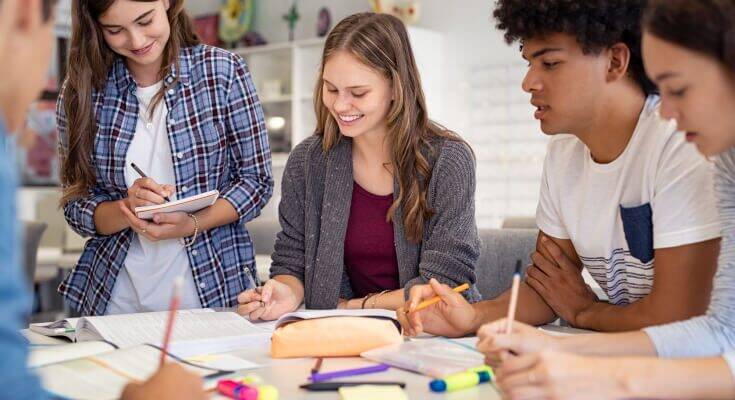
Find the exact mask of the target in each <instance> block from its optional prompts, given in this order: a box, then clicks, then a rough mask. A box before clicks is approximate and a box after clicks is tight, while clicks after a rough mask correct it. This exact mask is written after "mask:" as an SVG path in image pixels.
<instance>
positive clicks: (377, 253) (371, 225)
mask: <svg viewBox="0 0 735 400" xmlns="http://www.w3.org/2000/svg"><path fill="white" fill-rule="evenodd" d="M391 204H393V195H392V194H389V195H387V196H378V195H375V194H372V193H370V192H368V191H367V190H365V189H363V188H362V187H361V186H360V185H358V184H357V182H355V183H354V184H353V185H352V204H351V206H350V218H349V220H348V221H347V235H346V236H345V266H346V268H347V275H348V276H349V278H350V284H351V285H352V291H353V292H354V294H355V296H356V297H364V296H365V295H367V294H369V293H375V292H381V291H383V290H395V289H398V288H400V283H399V281H398V259H397V258H396V246H395V241H394V240H393V238H394V235H393V223H392V222H386V220H385V217H386V215H388V209H389V208H390V206H391Z"/></svg>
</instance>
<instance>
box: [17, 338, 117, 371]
mask: <svg viewBox="0 0 735 400" xmlns="http://www.w3.org/2000/svg"><path fill="white" fill-rule="evenodd" d="M113 350H115V346H113V345H111V344H109V343H106V342H84V343H71V344H62V345H58V346H39V347H31V348H30V352H29V354H28V368H38V367H42V366H44V365H49V364H56V363H59V362H62V361H68V360H74V359H77V358H84V357H88V356H92V355H95V354H102V353H106V352H108V351H113Z"/></svg>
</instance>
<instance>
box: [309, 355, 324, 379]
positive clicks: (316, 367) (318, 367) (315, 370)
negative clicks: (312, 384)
mask: <svg viewBox="0 0 735 400" xmlns="http://www.w3.org/2000/svg"><path fill="white" fill-rule="evenodd" d="M322 360H323V358H321V357H319V358H317V359H316V363H314V367H313V368H312V369H311V374H312V375H314V374H318V373H319V370H321V369H322Z"/></svg>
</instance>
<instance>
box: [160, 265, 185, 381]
mask: <svg viewBox="0 0 735 400" xmlns="http://www.w3.org/2000/svg"><path fill="white" fill-rule="evenodd" d="M183 283H184V278H183V277H181V276H180V277H178V278H176V280H175V281H174V290H173V293H171V306H170V307H169V311H168V321H167V322H166V332H165V333H164V335H163V347H162V349H163V351H162V352H161V363H160V366H161V367H163V364H164V362H165V361H166V355H167V354H168V345H169V342H170V341H171V334H172V333H173V331H174V319H176V311H177V309H178V308H179V301H180V300H181V299H180V292H181V286H182V285H183Z"/></svg>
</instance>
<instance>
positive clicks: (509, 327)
mask: <svg viewBox="0 0 735 400" xmlns="http://www.w3.org/2000/svg"><path fill="white" fill-rule="evenodd" d="M520 284H521V260H518V261H516V271H515V272H514V273H513V286H512V287H511V289H510V303H509V304H508V323H507V324H506V326H505V334H506V335H510V333H511V332H512V331H513V320H514V319H515V317H516V304H517V303H518V287H519V286H520Z"/></svg>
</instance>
